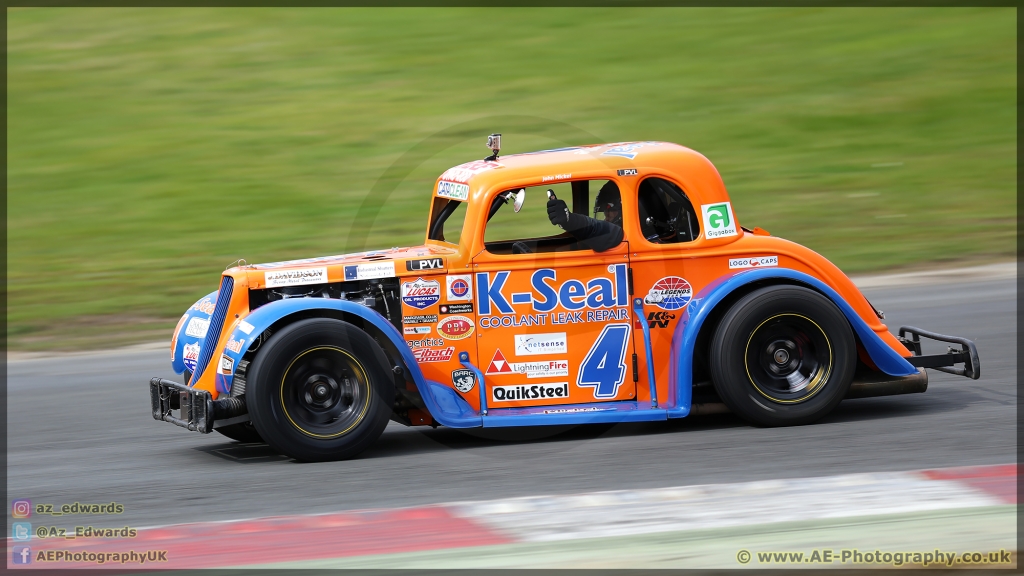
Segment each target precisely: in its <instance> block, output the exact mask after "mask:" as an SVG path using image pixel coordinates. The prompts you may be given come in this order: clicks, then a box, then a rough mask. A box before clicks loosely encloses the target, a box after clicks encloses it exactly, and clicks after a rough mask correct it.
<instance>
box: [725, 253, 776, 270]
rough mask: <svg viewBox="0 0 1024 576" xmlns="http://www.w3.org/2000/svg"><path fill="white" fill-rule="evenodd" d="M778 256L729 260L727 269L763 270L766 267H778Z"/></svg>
mask: <svg viewBox="0 0 1024 576" xmlns="http://www.w3.org/2000/svg"><path fill="white" fill-rule="evenodd" d="M778 265H779V257H778V256H755V257H753V258H729V269H730V270H735V269H737V268H764V267H766V266H778Z"/></svg>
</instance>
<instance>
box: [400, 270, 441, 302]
mask: <svg viewBox="0 0 1024 576" xmlns="http://www.w3.org/2000/svg"><path fill="white" fill-rule="evenodd" d="M440 299H441V283H440V282H438V281H437V280H424V279H423V278H417V279H416V280H414V281H412V282H403V283H402V302H405V303H406V304H408V305H409V306H412V307H413V308H419V309H420V310H423V309H424V308H429V307H431V306H433V305H434V304H437V302H438V301H439V300H440Z"/></svg>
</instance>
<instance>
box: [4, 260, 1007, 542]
mask: <svg viewBox="0 0 1024 576" xmlns="http://www.w3.org/2000/svg"><path fill="white" fill-rule="evenodd" d="M865 294H866V295H867V296H868V298H869V299H870V300H871V301H872V302H873V303H874V304H875V305H876V306H877V307H879V308H881V309H883V310H885V311H886V314H887V319H886V322H887V324H888V325H889V326H890V328H891V329H892V330H893V331H895V330H896V329H897V328H898V327H899V326H900V325H902V324H910V325H916V326H919V327H921V328H925V329H930V330H933V331H937V332H943V333H947V334H956V335H961V336H965V337H968V338H972V339H974V340H975V342H976V343H977V345H978V349H979V351H980V355H981V361H982V377H981V379H980V380H978V381H972V380H968V379H966V378H961V377H954V376H950V375H946V374H942V373H939V372H935V371H931V372H930V385H929V389H928V391H927V392H926V393H924V394H914V395H905V396H892V397H885V398H870V399H861V400H848V401H844V402H843V403H842V404H840V405H839V407H838V408H837V409H836V410H835V411H834V412H833V413H832V414H830V415H829V416H828V417H826V418H825V419H823V420H822V421H820V422H819V423H817V424H814V425H811V426H801V427H793V428H775V429H765V428H755V427H751V426H748V425H746V424H745V423H744V422H742V421H740V420H739V419H738V418H736V417H734V416H732V415H729V414H725V415H713V416H704V417H696V418H689V419H683V420H674V421H668V422H657V423H643V424H620V425H615V426H582V427H576V428H572V429H568V430H564V429H563V430H561V431H560V433H558V434H554V435H553V432H558V431H554V430H551V429H548V428H534V429H526V430H522V431H516V430H511V431H509V430H506V431H501V432H493V431H487V432H460V431H456V430H451V429H445V428H438V429H436V430H432V429H429V428H406V427H403V426H400V425H397V424H394V423H392V424H390V425H389V427H388V429H387V430H386V431H385V433H384V435H383V436H382V437H381V439H380V440H379V441H378V442H377V443H376V444H375V445H374V446H373V447H372V448H371V449H369V450H368V451H367V452H366V453H364V455H363V456H362V457H360V458H359V459H357V460H351V461H347V462H331V463H317V464H302V463H297V462H293V461H290V460H288V459H286V458H283V457H281V456H278V455H276V454H274V453H273V452H271V451H270V450H269V449H268V448H266V447H265V446H262V445H240V444H237V443H234V442H231V441H229V440H227V439H226V438H224V437H222V436H220V435H219V434H216V433H214V434H210V435H200V434H197V433H194V432H188V431H186V430H184V429H182V428H178V427H175V426H173V425H171V424H167V423H162V422H157V421H155V420H153V418H152V416H151V415H150V408H149V390H148V381H149V379H150V378H151V377H152V376H162V377H165V378H171V379H174V378H175V376H176V375H175V374H174V373H173V372H171V369H170V366H169V361H168V358H167V353H166V351H165V350H150V351H141V352H139V351H136V352H130V353H126V352H120V353H108V354H94V355H82V356H66V357H55V358H44V359H35V360H24V361H16V362H11V363H9V364H8V413H7V416H8V445H7V449H8V468H7V475H8V498H9V499H15V498H30V499H31V500H32V501H33V503H37V504H38V503H50V504H58V505H59V504H64V503H72V502H82V503H109V502H118V503H121V504H123V505H124V507H125V511H124V513H123V514H121V515H119V516H117V517H110V516H106V517H92V516H81V517H74V518H68V517H64V518H54V519H53V522H52V524H54V525H59V526H62V527H66V526H73V525H78V524H81V523H84V522H94V523H96V525H99V526H105V527H114V526H115V525H116V527H121V526H126V525H127V526H132V527H146V526H157V525H164V524H172V523H180V522H195V521H214V520H231V519H240V518H253V517H261V516H272V515H283V514H304V513H320V512H329V511H340V510H352V509H369V508H393V507H402V506H413V505H423V504H432V503H438V502H451V501H461V500H488V499H492V498H503V497H511V496H530V495H539V494H571V493H577V492H589V491H596V490H619V489H633V488H655V487H666V486H679V485H688V484H708V483H724V482H743V481H752V480H764V479H774V478H800V477H811V476H828V475H835V474H843V473H852V472H873V471H896V470H912V469H922V468H939V467H948V466H961V465H981V464H1004V463H1012V462H1016V444H1015V433H1016V400H1017V390H1016V374H1017V365H1016V355H1017V335H1016V281H1015V279H1001V280H990V281H985V282H973V283H970V282H964V283H950V282H946V281H942V282H931V283H928V284H919V285H913V286H903V287H880V288H871V289H866V290H865ZM934 351H936V352H941V351H944V348H938V349H935V350H934ZM926 352H927V349H926ZM32 521H33V524H46V523H47V522H48V520H47V519H46V518H45V517H40V516H38V515H33V518H32Z"/></svg>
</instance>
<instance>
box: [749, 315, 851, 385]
mask: <svg viewBox="0 0 1024 576" xmlns="http://www.w3.org/2000/svg"><path fill="white" fill-rule="evenodd" d="M744 361H745V363H746V369H747V376H748V377H749V378H750V383H751V384H753V385H754V389H755V390H757V391H758V392H760V393H761V395H762V396H764V397H765V398H767V399H769V400H771V401H773V402H779V403H783V404H792V403H796V402H803V401H805V400H809V399H810V398H812V397H813V396H814V395H816V394H817V393H818V392H821V390H822V389H823V388H824V385H825V383H826V382H827V381H828V377H829V374H831V372H832V364H833V358H832V344H831V342H830V341H829V339H828V336H827V335H826V334H825V331H824V330H822V329H821V327H820V326H818V324H817V323H815V322H814V321H813V320H811V319H810V318H808V317H806V316H801V315H800V314H778V315H776V316H772V317H771V318H768V319H767V320H765V321H764V322H761V324H759V325H758V326H757V328H754V330H753V332H751V333H750V338H748V339H747V347H746V351H745V354H744Z"/></svg>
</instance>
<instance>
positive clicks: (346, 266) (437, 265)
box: [245, 244, 457, 288]
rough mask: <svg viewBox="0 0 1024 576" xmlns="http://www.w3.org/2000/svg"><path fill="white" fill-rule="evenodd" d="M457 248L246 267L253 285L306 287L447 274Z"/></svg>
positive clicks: (425, 248)
mask: <svg viewBox="0 0 1024 576" xmlns="http://www.w3.org/2000/svg"><path fill="white" fill-rule="evenodd" d="M456 253H457V250H455V249H453V248H447V247H444V246H435V245H430V244H427V245H423V246H413V247H410V248H391V249H388V250H371V251H368V252H357V253H354V254H339V255H337V256H321V257H317V258H304V259H301V260H288V261H283V262H269V263H265V264H253V265H250V266H246V267H245V270H246V273H247V276H248V280H249V287H250V288H277V287H285V286H303V285H312V284H324V283H328V282H346V281H353V280H371V279H375V278H392V277H402V276H412V275H417V274H424V273H426V272H435V273H444V272H445V271H447V267H448V262H447V260H448V258H449V257H451V256H453V255H455V254H456Z"/></svg>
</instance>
